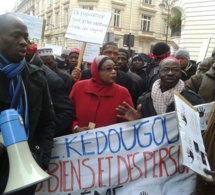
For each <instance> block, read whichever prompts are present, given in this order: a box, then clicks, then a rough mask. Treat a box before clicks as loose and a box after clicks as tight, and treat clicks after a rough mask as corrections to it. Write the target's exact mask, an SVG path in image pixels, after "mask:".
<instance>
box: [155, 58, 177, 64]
mask: <svg viewBox="0 0 215 195" xmlns="http://www.w3.org/2000/svg"><path fill="white" fill-rule="evenodd" d="M168 60H173V61H175V62H177V63H178V64H180V62H179V60H178V59H177V58H175V57H173V56H168V57H166V58H164V59H163V60H162V61H160V63H159V65H161V64H163V63H164V62H165V61H168Z"/></svg>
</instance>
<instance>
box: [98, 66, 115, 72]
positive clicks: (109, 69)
mask: <svg viewBox="0 0 215 195" xmlns="http://www.w3.org/2000/svg"><path fill="white" fill-rule="evenodd" d="M118 69H119V68H118V67H117V66H114V67H105V68H100V70H103V71H106V72H112V71H113V70H115V71H117V70H118Z"/></svg>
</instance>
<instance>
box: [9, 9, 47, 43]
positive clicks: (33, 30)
mask: <svg viewBox="0 0 215 195" xmlns="http://www.w3.org/2000/svg"><path fill="white" fill-rule="evenodd" d="M13 14H15V15H17V16H18V17H20V18H22V20H23V21H24V22H25V24H26V25H27V27H28V33H29V37H30V38H31V39H33V38H35V39H41V37H42V30H43V19H42V18H37V17H35V16H30V15H27V14H22V13H13Z"/></svg>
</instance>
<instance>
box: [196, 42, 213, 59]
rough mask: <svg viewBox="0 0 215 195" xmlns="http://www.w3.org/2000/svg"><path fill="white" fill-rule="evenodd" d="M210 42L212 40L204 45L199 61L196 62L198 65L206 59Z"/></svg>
mask: <svg viewBox="0 0 215 195" xmlns="http://www.w3.org/2000/svg"><path fill="white" fill-rule="evenodd" d="M210 41H211V38H208V39H206V40H205V41H204V42H203V43H202V46H201V48H200V51H199V57H198V60H197V61H196V63H198V62H201V61H203V60H204V59H205V56H206V54H207V51H208V46H209V44H210Z"/></svg>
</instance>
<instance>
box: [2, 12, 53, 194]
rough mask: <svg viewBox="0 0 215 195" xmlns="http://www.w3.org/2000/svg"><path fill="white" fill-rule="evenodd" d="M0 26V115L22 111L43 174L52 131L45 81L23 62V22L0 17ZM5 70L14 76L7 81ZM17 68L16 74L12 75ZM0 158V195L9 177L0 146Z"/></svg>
mask: <svg viewBox="0 0 215 195" xmlns="http://www.w3.org/2000/svg"><path fill="white" fill-rule="evenodd" d="M0 26H1V28H0V69H1V71H0V91H1V92H0V112H2V111H4V110H7V109H9V108H14V109H17V107H18V108H19V110H18V111H20V110H22V111H23V110H24V112H22V113H20V115H21V116H22V117H23V120H24V124H25V130H26V131H28V133H29V134H28V144H29V147H30V150H31V152H32V153H34V157H35V160H36V161H37V163H38V164H39V165H40V166H41V167H42V168H43V169H44V170H46V169H47V167H48V162H49V158H50V155H51V150H52V146H53V137H54V131H55V123H54V109H53V105H52V101H51V97H50V94H49V89H48V84H47V80H46V78H45V76H44V74H43V72H42V71H41V70H40V69H39V68H37V67H36V66H33V65H30V64H28V63H26V62H25V58H24V57H25V55H26V48H27V40H28V29H27V26H26V25H25V24H24V22H23V21H22V20H21V19H20V18H18V17H16V16H14V15H12V14H4V15H1V16H0ZM8 68H11V70H13V71H14V73H15V72H16V74H15V75H13V76H14V77H13V76H11V78H10V75H8V74H7V73H8V72H5V69H8ZM17 68H18V70H19V71H16V70H17ZM15 77H16V79H15ZM19 80H20V81H22V85H21V87H20V86H19V85H17V83H18V81H19ZM11 84H12V85H13V86H14V88H15V89H17V90H18V91H20V93H19V94H18V95H17V96H14V94H13V93H11V90H9V88H10V85H11ZM24 91H25V92H26V93H24ZM14 99H15V100H16V99H20V100H22V101H23V102H25V103H26V104H25V105H26V106H25V107H24V108H23V106H22V104H19V103H18V105H13V104H12V102H13V100H14ZM18 102H19V101H18ZM26 107H27V108H28V112H27V109H26ZM27 118H28V120H27ZM27 124H29V125H27ZM28 126H29V128H28ZM0 155H1V156H0V159H1V160H0V194H2V193H3V192H4V190H5V186H6V183H7V179H8V174H9V159H8V155H7V151H6V150H5V148H4V146H3V144H2V143H0ZM26 163H28V162H26ZM17 179H19V178H17ZM14 182H16V181H14ZM35 189H36V185H33V186H30V187H28V188H26V189H23V190H20V191H17V192H15V193H12V194H15V195H32V194H33V193H34V191H35Z"/></svg>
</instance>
